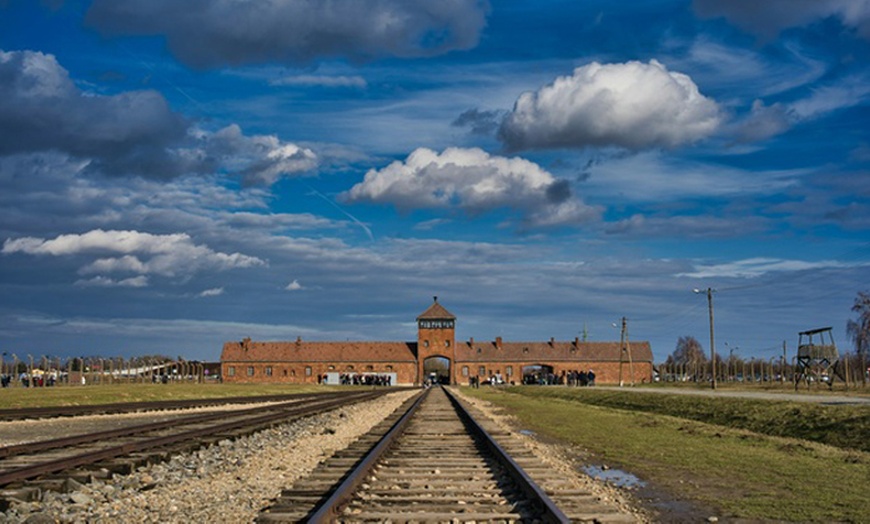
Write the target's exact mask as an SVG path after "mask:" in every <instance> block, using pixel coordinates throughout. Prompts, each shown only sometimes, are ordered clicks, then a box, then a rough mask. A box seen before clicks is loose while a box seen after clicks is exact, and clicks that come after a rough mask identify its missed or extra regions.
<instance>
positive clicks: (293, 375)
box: [290, 369, 296, 377]
mask: <svg viewBox="0 0 870 524" xmlns="http://www.w3.org/2000/svg"><path fill="white" fill-rule="evenodd" d="M290 376H291V377H295V376H296V370H295V369H291V370H290Z"/></svg>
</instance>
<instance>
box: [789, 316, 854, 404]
mask: <svg viewBox="0 0 870 524" xmlns="http://www.w3.org/2000/svg"><path fill="white" fill-rule="evenodd" d="M831 329H832V328H830V327H824V328H818V329H811V330H809V331H801V332H800V333H799V334H798V350H797V369H796V370H795V371H797V373H795V379H794V388H795V390H797V388H798V384H799V383H800V381H801V380H802V379H803V380H806V381H807V387H809V384H810V382H812V381H817V382H827V383H828V387H830V388H832V389H833V387H834V377H835V376H839V377H840V380H842V381H843V382H845V381H846V377H845V376H843V371H842V370H841V369H840V354H839V352H838V351H837V345H836V344H834V336H833V334H832V333H831ZM817 342H818V343H817Z"/></svg>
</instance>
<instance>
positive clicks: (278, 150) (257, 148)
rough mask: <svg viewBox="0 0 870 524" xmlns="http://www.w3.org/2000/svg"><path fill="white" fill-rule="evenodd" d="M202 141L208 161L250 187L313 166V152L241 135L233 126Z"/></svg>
mask: <svg viewBox="0 0 870 524" xmlns="http://www.w3.org/2000/svg"><path fill="white" fill-rule="evenodd" d="M205 142H206V151H208V155H209V158H211V159H213V160H216V161H217V163H218V165H219V166H220V167H221V169H224V170H227V171H229V172H230V173H234V174H237V175H239V176H241V177H242V178H243V179H244V180H245V181H246V182H247V183H250V184H267V185H268V184H272V183H274V182H275V181H276V180H277V179H278V178H280V177H281V176H282V175H285V174H288V173H303V172H306V171H310V170H312V169H314V168H315V167H316V166H317V155H316V154H315V153H314V151H312V150H310V149H307V148H303V147H300V146H297V145H296V144H291V143H287V142H282V141H281V140H279V139H278V137H276V136H274V135H255V136H245V135H244V134H243V133H242V130H241V128H240V127H239V126H238V125H235V124H232V125H229V126H227V127H225V128H223V129H221V130H220V131H218V132H216V133H214V134H212V135H207V136H206V137H205Z"/></svg>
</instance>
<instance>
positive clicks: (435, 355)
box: [417, 297, 456, 384]
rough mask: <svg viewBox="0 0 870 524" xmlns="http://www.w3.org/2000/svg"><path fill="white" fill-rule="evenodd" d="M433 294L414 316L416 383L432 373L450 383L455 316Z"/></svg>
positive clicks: (421, 381)
mask: <svg viewBox="0 0 870 524" xmlns="http://www.w3.org/2000/svg"><path fill="white" fill-rule="evenodd" d="M433 298H434V302H433V303H432V305H431V306H429V308H428V309H427V310H426V311H424V312H423V313H421V314H420V316H418V317H417V383H418V384H421V383H423V381H425V380H426V379H427V378H428V377H430V376H431V375H432V374H434V375H435V378H436V380H437V381H439V382H446V383H448V384H449V383H451V382H452V380H451V377H452V376H453V373H452V371H453V370H452V369H451V367H452V366H453V363H454V362H455V361H456V350H455V343H456V317H455V316H454V315H453V313H451V312H449V311H447V310H446V309H444V306H442V305H441V304H439V303H438V297H433Z"/></svg>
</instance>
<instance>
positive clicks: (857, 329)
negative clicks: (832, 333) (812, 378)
mask: <svg viewBox="0 0 870 524" xmlns="http://www.w3.org/2000/svg"><path fill="white" fill-rule="evenodd" d="M852 311H854V312H855V313H858V319H857V320H849V321H848V322H846V333H848V334H849V337H851V338H852V341H853V342H854V343H855V352H856V353H858V357H859V360H860V362H861V381H862V383H863V384H864V385H866V384H867V353H870V293H864V292H861V291H859V292H858V296H857V297H855V303H854V304H853V305H852Z"/></svg>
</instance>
